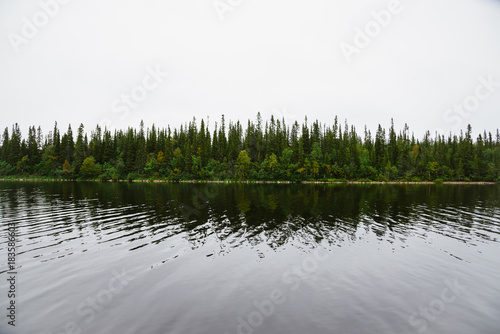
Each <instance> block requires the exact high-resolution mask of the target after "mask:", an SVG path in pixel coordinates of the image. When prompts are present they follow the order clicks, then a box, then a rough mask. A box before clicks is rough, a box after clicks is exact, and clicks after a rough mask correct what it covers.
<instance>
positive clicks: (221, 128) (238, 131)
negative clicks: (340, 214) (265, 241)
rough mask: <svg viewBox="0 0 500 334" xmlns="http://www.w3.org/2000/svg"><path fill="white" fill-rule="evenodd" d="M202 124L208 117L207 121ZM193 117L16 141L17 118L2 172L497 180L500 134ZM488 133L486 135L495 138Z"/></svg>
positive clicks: (5, 140)
mask: <svg viewBox="0 0 500 334" xmlns="http://www.w3.org/2000/svg"><path fill="white" fill-rule="evenodd" d="M207 123H208V122H207ZM207 123H205V121H204V120H201V124H200V125H199V126H198V125H197V123H196V119H194V118H193V120H192V121H191V122H189V123H188V124H185V125H184V126H181V127H180V128H179V129H173V130H172V129H170V127H167V128H161V129H159V128H157V127H156V126H155V125H154V124H153V125H152V126H151V128H147V129H145V128H144V123H143V122H141V124H140V127H139V129H138V130H137V129H133V128H128V129H127V130H117V131H114V132H113V133H111V131H109V130H108V129H106V128H105V129H102V128H101V127H99V126H97V127H96V128H95V129H94V130H92V131H91V132H90V134H88V133H87V132H86V131H85V128H84V126H83V124H81V125H80V126H79V128H78V129H77V132H76V140H75V136H74V134H73V130H72V128H71V125H70V126H69V127H68V129H67V130H66V132H65V133H61V132H60V130H59V128H58V125H57V122H56V123H55V126H54V128H53V130H52V131H50V132H49V133H48V134H47V135H44V134H43V132H42V129H41V128H40V127H38V128H35V127H34V126H32V127H30V128H29V133H28V137H27V138H26V139H24V138H22V134H21V131H20V128H19V126H18V124H15V125H13V127H12V129H11V130H10V131H9V128H6V129H5V131H4V133H3V135H2V137H1V143H2V145H1V150H0V176H3V177H14V176H15V177H21V176H41V177H52V178H54V177H56V178H68V179H75V178H82V179H96V178H99V179H102V180H116V179H126V180H131V179H146V178H154V179H167V180H192V179H196V180H228V179H232V180H240V179H245V180H290V181H303V180H365V181H368V180H372V181H396V180H400V181H438V182H439V181H500V177H499V173H500V134H499V131H498V129H497V131H496V134H494V135H492V134H491V132H489V133H486V131H484V132H483V133H482V134H481V133H480V134H479V135H477V138H476V139H475V140H474V139H473V135H472V128H471V126H470V125H469V126H468V127H467V129H465V130H463V131H461V132H460V134H450V135H448V136H447V137H446V136H444V135H442V134H434V136H432V135H431V134H430V132H427V133H426V134H425V135H424V137H423V138H420V139H415V138H414V135H413V134H410V130H409V128H408V126H407V125H405V126H404V128H403V129H402V130H400V131H396V130H395V129H394V123H393V122H392V123H391V124H392V125H391V127H390V129H389V130H388V131H386V129H384V128H382V127H381V126H380V125H379V126H378V129H377V131H376V133H375V136H374V137H373V136H372V133H371V132H370V131H369V130H367V129H366V127H365V129H364V133H363V136H360V135H359V134H358V133H357V132H356V129H355V127H354V126H350V127H349V126H348V124H347V121H346V123H345V124H344V125H343V126H342V124H339V122H338V120H337V117H335V119H334V122H333V124H332V125H325V124H321V123H319V122H318V121H315V122H314V123H312V124H310V125H309V124H308V122H307V118H306V119H305V121H304V122H303V123H302V124H299V123H298V122H297V121H296V122H295V123H294V124H292V125H286V124H285V121H284V120H281V121H280V120H279V119H275V118H274V117H273V116H272V117H271V119H270V120H268V121H266V122H265V123H263V120H262V118H261V115H260V113H259V114H258V115H257V119H256V121H250V120H249V121H248V123H247V125H246V128H245V130H243V126H242V124H241V123H240V122H239V121H237V122H236V123H234V122H229V124H228V125H227V127H226V122H225V119H224V115H223V116H222V119H221V121H220V122H219V124H217V123H216V124H215V129H214V131H213V132H210V131H209V126H208V124H207ZM493 136H494V138H493Z"/></svg>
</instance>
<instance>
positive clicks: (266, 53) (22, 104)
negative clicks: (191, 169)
mask: <svg viewBox="0 0 500 334" xmlns="http://www.w3.org/2000/svg"><path fill="white" fill-rule="evenodd" d="M51 1H55V0H44V1H43V2H51ZM60 1H62V0H60ZM66 1H68V0H66ZM389 2H390V1H378V0H370V1H368V0H365V1H362V0H345V1H333V0H330V1H327V0H253V1H251V0H241V1H240V4H239V5H238V4H236V5H234V6H233V7H234V8H233V10H232V11H228V12H225V13H224V15H223V17H224V20H223V21H222V20H221V19H220V16H219V15H218V13H217V11H216V10H215V9H214V6H213V3H214V1H213V0H140V1H139V0H108V1H102V0H101V1H98V0H85V1H84V0H71V1H69V3H68V4H65V5H59V6H60V8H59V11H58V12H57V13H56V14H55V15H54V16H53V17H51V18H49V20H48V23H47V24H46V25H45V26H43V27H40V28H39V31H38V33H37V34H36V35H35V36H34V37H32V38H27V39H25V40H24V41H25V42H26V43H24V44H20V45H18V52H17V53H16V52H15V51H14V47H13V44H12V43H11V41H10V40H9V39H12V38H13V37H12V36H13V35H12V34H17V36H23V34H22V29H23V25H25V23H24V22H23V18H27V19H28V20H29V21H31V22H33V16H34V15H35V17H38V18H39V19H40V18H41V19H43V15H40V12H41V10H42V9H41V7H40V3H39V1H32V0H24V1H14V0H0V36H1V38H0V113H1V119H0V126H1V129H2V131H3V128H5V127H6V126H8V127H9V128H10V127H11V126H12V124H13V123H15V122H17V123H19V124H20V125H21V128H22V130H23V135H24V136H26V135H27V127H28V126H29V125H36V126H38V125H41V126H42V128H43V130H44V134H47V133H48V131H49V130H51V129H52V127H53V124H54V121H56V120H57V121H58V123H59V128H60V129H61V130H62V131H65V130H66V128H67V126H68V123H71V124H72V127H73V129H74V131H75V132H76V128H77V127H78V124H79V123H84V125H85V126H86V130H88V131H89V130H91V129H93V128H95V125H96V124H98V123H102V122H106V124H109V125H110V126H111V127H115V128H124V127H127V126H129V125H131V126H134V127H138V125H139V122H140V120H141V119H143V120H144V122H145V124H146V126H148V127H149V126H150V125H151V124H152V123H153V122H154V123H155V124H156V125H157V126H159V127H164V126H167V124H170V125H171V126H172V127H178V126H179V125H180V124H181V123H184V122H188V121H190V120H191V119H192V117H193V116H195V117H196V118H197V120H198V124H199V120H200V119H201V118H205V119H206V117H207V116H209V117H210V122H211V125H213V124H214V121H219V120H220V116H221V114H225V115H226V119H227V120H233V121H235V120H237V119H239V120H241V121H243V123H244V124H246V121H247V119H249V118H250V119H252V120H253V119H255V117H256V114H257V112H258V111H260V112H261V114H262V115H263V117H264V119H267V118H268V117H270V115H271V114H274V115H275V116H278V117H280V118H281V117H285V120H286V122H287V123H289V124H290V123H292V122H293V121H294V120H296V119H297V120H298V121H299V122H302V121H303V119H304V116H305V115H307V116H308V119H309V121H313V120H315V119H318V120H319V121H321V122H323V123H324V122H326V123H327V124H331V123H332V122H333V118H334V116H335V115H338V117H339V120H340V121H341V122H342V123H343V122H344V119H345V118H347V120H348V122H349V124H354V125H355V126H356V127H357V130H358V132H359V133H362V128H363V126H364V125H365V124H366V125H367V126H368V127H369V128H370V129H372V131H373V130H374V129H376V126H377V125H378V124H379V123H381V124H382V126H384V127H386V128H388V127H389V126H390V119H391V118H394V121H395V125H396V127H397V128H398V129H402V127H403V125H404V123H405V122H406V123H408V125H409V126H410V130H412V131H414V132H415V135H416V136H417V137H419V138H420V137H421V136H422V135H423V132H424V130H431V131H434V130H435V129H441V131H444V132H446V133H448V132H449V131H454V132H458V131H459V129H462V128H465V127H466V125H467V124H468V123H470V124H472V127H473V130H475V131H474V135H477V134H478V132H479V131H481V132H482V130H484V129H486V130H487V131H492V132H494V131H496V129H497V128H498V127H500V122H499V120H500V116H499V114H500V113H499V111H500V84H499V87H496V88H493V92H492V93H489V92H488V91H486V90H484V89H483V90H482V93H483V96H484V94H486V93H488V94H487V95H488V97H487V98H483V99H482V100H481V101H479V105H478V106H477V108H475V109H474V110H473V112H470V113H467V114H466V113H464V114H462V115H460V114H458V113H456V112H455V111H452V112H450V113H448V114H447V113H446V110H447V109H448V108H451V107H453V105H454V104H460V103H462V102H463V101H464V99H466V98H468V97H471V96H473V95H474V94H475V90H476V87H477V86H478V85H480V80H479V78H480V77H481V76H482V77H484V78H488V76H493V79H494V80H495V81H498V82H500V1H494V0H413V1H412V0H401V1H400V7H401V8H402V11H401V12H400V13H399V14H394V15H392V18H391V22H390V24H389V25H388V26H386V27H383V28H381V31H380V34H378V35H377V36H375V37H373V38H372V40H371V43H370V44H369V45H368V46H367V47H366V48H364V49H360V52H359V54H354V55H353V56H352V62H351V63H348V62H347V61H346V58H345V57H344V54H343V53H342V51H341V48H340V44H341V43H342V42H345V43H349V44H351V45H355V44H354V38H355V29H356V28H360V29H364V28H365V25H366V24H367V23H369V22H371V21H373V20H374V19H373V17H372V16H371V14H370V13H371V12H372V11H377V12H378V11H380V10H382V9H385V8H387V7H388V4H389ZM220 3H238V1H236V0H220ZM37 15H38V16H37ZM42 23H43V22H42ZM25 30H26V29H25ZM158 66H159V67H160V68H161V69H162V70H163V71H166V72H169V76H168V77H167V78H165V80H164V81H163V82H162V83H160V84H159V85H158V87H157V88H156V89H154V90H152V91H150V92H148V95H147V97H146V98H145V99H144V100H143V101H141V102H140V103H138V105H137V107H136V108H134V109H130V112H128V113H125V112H120V113H116V112H115V111H114V110H113V108H112V104H113V103H114V102H115V101H116V100H117V99H119V98H120V96H121V95H122V94H130V92H131V91H132V90H133V89H134V87H138V85H141V84H142V81H143V79H144V78H145V77H146V76H147V75H148V70H147V69H148V68H152V69H154V68H156V67H158ZM150 82H151V83H152V81H150ZM470 101H473V100H471V99H469V102H470ZM118 102H119V103H120V105H121V106H124V104H122V103H121V102H120V101H119V100H118V101H117V103H118ZM122 110H123V109H122ZM445 118H446V119H447V120H445Z"/></svg>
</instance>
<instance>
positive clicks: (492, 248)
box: [0, 182, 500, 334]
mask: <svg viewBox="0 0 500 334" xmlns="http://www.w3.org/2000/svg"><path fill="white" fill-rule="evenodd" d="M0 206H1V207H0V212H1V225H0V226H1V229H2V235H1V237H0V263H1V268H0V269H1V272H0V274H1V280H0V282H1V283H0V294H1V298H0V300H1V306H2V310H4V311H2V312H3V314H4V315H3V316H2V318H1V319H2V320H1V323H0V333H22V334H25V333H26V334H30V333H36V334H48V333H52V334H60V333H89V334H92V333H141V334H148V333H155V334H156V333H179V334H180V333H182V334H198V333H199V334H202V333H203V334H226V333H227V334H233V333H245V334H250V333H252V334H253V333H297V334H316V333H340V334H345V333H353V334H354V333H355V334H362V333H370V334H372V333H384V334H387V333H424V332H425V333H467V334H470V333H491V334H498V333H500V243H499V241H500V187H499V186H472V185H470V186H469V185H467V186H461V185H460V186H458V185H296V184H292V185H290V184H287V185H278V184H277V185H237V184H236V185H235V184H231V185H226V184H215V185H214V184H143V183H140V184H138V183H133V184H129V183H75V182H59V183H58V182H54V183H51V182H0ZM8 223H16V226H17V258H16V266H17V276H16V300H15V302H16V304H15V305H16V327H15V328H14V327H12V326H10V325H8V323H7V322H8V321H9V319H8V318H7V317H6V315H7V312H8V311H7V310H6V308H7V307H8V302H9V299H8V298H7V294H8V290H9V286H8V284H9V283H8V282H7V279H8V278H9V275H8V274H7V271H8V268H7V262H8V261H7V237H6V236H7V226H8Z"/></svg>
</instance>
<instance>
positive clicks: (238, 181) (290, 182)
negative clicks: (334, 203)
mask: <svg viewBox="0 0 500 334" xmlns="http://www.w3.org/2000/svg"><path fill="white" fill-rule="evenodd" d="M0 181H45V182H129V183H134V182H142V183H242V184H293V183H295V184H462V185H463V184H480V185H492V184H497V183H496V182H487V181H471V182H464V181H443V182H440V181H438V182H434V181H419V182H417V181H347V180H346V181H261V180H158V179H136V180H101V179H51V178H38V177H33V178H8V179H0Z"/></svg>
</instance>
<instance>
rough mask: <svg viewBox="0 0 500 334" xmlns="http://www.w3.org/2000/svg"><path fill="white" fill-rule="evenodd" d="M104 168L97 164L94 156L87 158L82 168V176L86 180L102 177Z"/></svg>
mask: <svg viewBox="0 0 500 334" xmlns="http://www.w3.org/2000/svg"><path fill="white" fill-rule="evenodd" d="M101 173H102V168H101V166H100V165H99V164H98V163H96V161H95V159H94V157H93V156H90V157H88V158H85V160H83V163H82V167H81V168H80V175H81V176H82V177H84V178H95V177H98V176H99V175H101Z"/></svg>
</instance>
